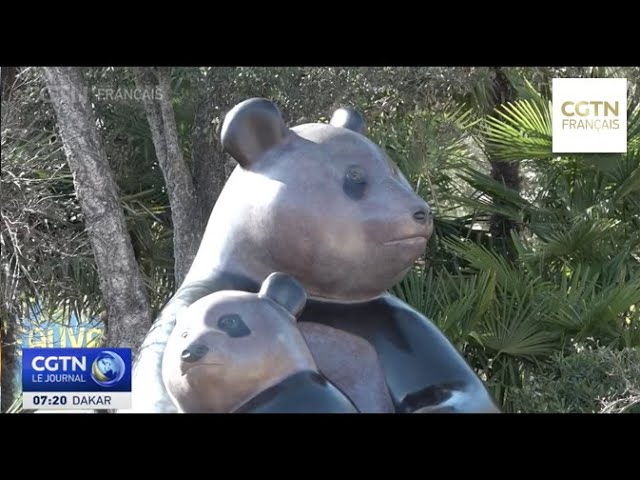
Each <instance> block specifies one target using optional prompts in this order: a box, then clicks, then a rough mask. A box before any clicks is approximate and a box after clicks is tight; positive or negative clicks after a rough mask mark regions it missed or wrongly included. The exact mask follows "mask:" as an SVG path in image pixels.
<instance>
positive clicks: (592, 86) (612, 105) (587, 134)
mask: <svg viewBox="0 0 640 480" xmlns="http://www.w3.org/2000/svg"><path fill="white" fill-rule="evenodd" d="M552 96H553V120H552V124H553V141H552V143H553V147H552V151H553V152H554V153H625V152H626V151H627V80H626V79H625V78H554V79H553V91H552Z"/></svg>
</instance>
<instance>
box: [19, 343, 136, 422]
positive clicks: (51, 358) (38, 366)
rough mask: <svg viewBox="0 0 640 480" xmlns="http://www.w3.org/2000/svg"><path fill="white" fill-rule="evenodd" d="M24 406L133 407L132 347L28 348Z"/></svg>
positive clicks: (24, 353) (24, 365)
mask: <svg viewBox="0 0 640 480" xmlns="http://www.w3.org/2000/svg"><path fill="white" fill-rule="evenodd" d="M22 397H23V406H24V408H35V409H39V410H44V409H47V410H65V409H68V410H81V409H89V410H109V409H126V408H131V349H129V348H25V349H23V350H22Z"/></svg>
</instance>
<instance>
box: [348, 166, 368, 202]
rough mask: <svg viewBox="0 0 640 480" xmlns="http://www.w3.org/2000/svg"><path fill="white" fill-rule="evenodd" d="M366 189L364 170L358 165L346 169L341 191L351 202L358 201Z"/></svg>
mask: <svg viewBox="0 0 640 480" xmlns="http://www.w3.org/2000/svg"><path fill="white" fill-rule="evenodd" d="M366 189H367V178H366V176H365V174H364V169H363V168H362V167H360V166H358V165H351V166H350V167H349V168H347V173H346V174H345V176H344V183H343V184H342V190H343V191H344V193H345V194H346V195H347V197H349V198H350V199H351V200H360V199H361V198H362V197H364V193H365V191H366Z"/></svg>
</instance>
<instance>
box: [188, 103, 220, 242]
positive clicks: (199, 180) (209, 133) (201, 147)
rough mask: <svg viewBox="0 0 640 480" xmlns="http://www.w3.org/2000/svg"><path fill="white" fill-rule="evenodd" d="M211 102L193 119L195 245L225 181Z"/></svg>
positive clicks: (192, 162) (198, 111)
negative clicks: (196, 207) (196, 211)
mask: <svg viewBox="0 0 640 480" xmlns="http://www.w3.org/2000/svg"><path fill="white" fill-rule="evenodd" d="M212 105H213V104H212V102H210V101H206V100H205V101H202V102H201V103H200V104H199V105H198V107H197V108H196V115H195V119H194V122H193V123H194V125H193V133H192V135H191V151H192V155H193V157H192V161H191V170H192V172H193V186H194V188H195V192H196V202H197V205H198V213H199V216H200V229H199V231H198V235H199V237H198V243H200V240H201V239H202V235H203V234H204V230H205V228H206V227H207V223H208V222H209V216H210V215H211V210H213V206H214V205H215V203H216V200H218V196H219V195H220V192H222V189H223V188H224V184H225V182H226V181H227V175H226V169H225V164H226V158H225V155H224V153H223V152H222V148H221V147H220V145H219V143H218V141H217V140H218V137H217V136H216V135H214V128H213V126H212V125H211V119H212V118H213V116H214V114H213V111H212Z"/></svg>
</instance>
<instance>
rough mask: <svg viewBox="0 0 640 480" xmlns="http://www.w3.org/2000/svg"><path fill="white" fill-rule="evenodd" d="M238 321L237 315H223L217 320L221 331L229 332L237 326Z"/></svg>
mask: <svg viewBox="0 0 640 480" xmlns="http://www.w3.org/2000/svg"><path fill="white" fill-rule="evenodd" d="M239 319H240V317H239V316H238V315H225V316H224V317H220V320H218V327H220V328H221V329H223V330H229V329H230V328H233V327H234V326H235V325H237V323H238V320H239Z"/></svg>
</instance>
